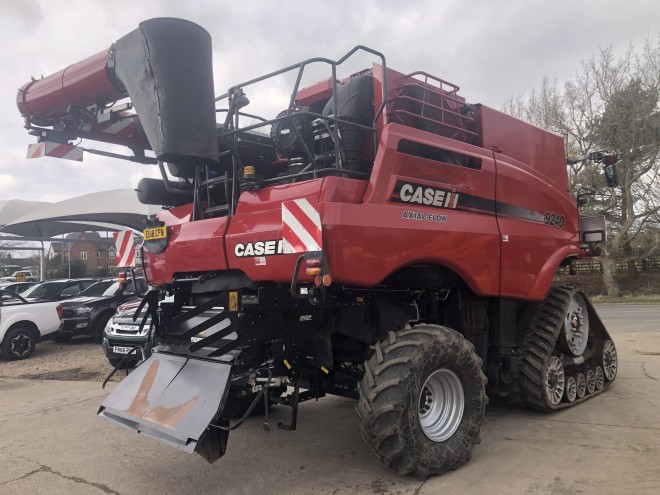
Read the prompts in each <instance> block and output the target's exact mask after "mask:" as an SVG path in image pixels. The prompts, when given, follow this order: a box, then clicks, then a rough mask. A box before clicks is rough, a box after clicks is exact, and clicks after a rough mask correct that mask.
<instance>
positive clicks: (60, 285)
mask: <svg viewBox="0 0 660 495" xmlns="http://www.w3.org/2000/svg"><path fill="white" fill-rule="evenodd" d="M96 282H98V280H95V279H93V278H81V279H76V280H72V279H68V278H67V279H61V280H48V281H46V282H41V283H38V284H36V285H33V286H32V287H30V288H29V289H27V290H26V291H25V292H22V293H21V296H22V297H23V298H24V299H27V300H28V301H29V302H34V301H61V300H63V299H70V298H72V297H75V296H77V295H78V294H80V292H82V291H83V290H85V289H86V288H87V287H89V286H90V285H92V284H95V283H96Z"/></svg>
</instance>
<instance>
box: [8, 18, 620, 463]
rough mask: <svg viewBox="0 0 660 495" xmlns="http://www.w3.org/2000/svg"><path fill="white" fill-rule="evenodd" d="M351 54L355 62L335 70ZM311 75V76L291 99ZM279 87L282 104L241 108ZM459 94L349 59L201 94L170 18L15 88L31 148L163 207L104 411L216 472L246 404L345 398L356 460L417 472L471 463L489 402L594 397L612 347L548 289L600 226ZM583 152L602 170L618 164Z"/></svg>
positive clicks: (560, 159) (209, 82)
mask: <svg viewBox="0 0 660 495" xmlns="http://www.w3.org/2000/svg"><path fill="white" fill-rule="evenodd" d="M360 52H361V53H362V54H370V55H368V56H373V58H374V59H375V61H376V63H374V64H373V67H371V68H369V69H366V70H364V71H362V72H359V73H357V74H353V75H351V76H349V77H346V78H345V79H340V78H338V76H337V69H338V68H339V67H340V65H341V64H342V63H343V62H345V61H346V60H347V59H349V58H350V57H351V56H353V55H354V54H356V53H360ZM310 65H315V66H316V67H319V66H320V67H326V68H327V71H328V78H327V79H326V80H324V81H322V82H320V83H318V84H315V85H313V86H311V87H307V88H304V89H302V88H301V87H300V84H301V78H302V76H303V73H304V71H305V70H306V69H307V68H308V66H310ZM290 75H292V76H293V78H295V84H294V86H293V88H292V91H291V93H290V94H291V97H290V101H289V102H288V106H287V107H286V108H284V109H283V110H282V111H281V112H280V113H279V114H277V115H276V116H275V117H272V116H271V117H267V118H262V117H259V116H256V115H253V114H252V113H248V112H247V111H246V110H247V108H248V105H249V103H250V101H249V99H248V94H249V92H250V90H251V89H252V88H253V87H254V85H256V84H263V83H268V82H270V81H271V80H272V79H274V78H277V77H286V76H290ZM277 87H279V86H277ZM458 89H459V88H458V87H457V86H455V85H453V84H450V83H448V82H446V81H444V80H442V79H439V78H437V77H434V76H431V75H429V74H426V73H424V72H415V73H413V74H408V75H404V74H401V73H399V72H395V71H393V70H391V69H388V68H387V67H386V63H385V58H384V57H383V55H382V54H380V53H378V52H376V51H374V50H372V49H369V48H366V47H363V46H358V47H356V48H354V49H353V50H351V51H350V52H349V53H348V54H346V55H345V56H344V57H342V58H341V59H339V60H337V61H333V60H329V59H325V58H315V59H310V60H306V61H304V62H301V63H299V64H295V65H292V66H289V67H286V68H284V69H281V70H278V71H276V72H272V73H270V74H267V75H264V76H262V77H258V78H255V79H252V80H250V81H247V82H244V83H242V84H237V85H235V86H232V87H231V88H229V90H228V91H227V92H226V93H225V94H223V95H222V96H220V97H218V98H215V93H214V88H213V77H212V61H211V39H210V35H209V34H208V33H207V32H206V31H205V30H204V29H202V28H201V27H199V26H197V25H195V24H193V23H190V22H188V21H184V20H179V19H152V20H149V21H146V22H143V23H141V24H140V27H139V28H138V29H136V30H135V31H133V32H131V33H130V34H128V35H127V36H124V37H123V38H121V39H119V40H118V41H117V42H116V43H114V44H113V45H112V46H111V47H110V49H109V50H107V51H104V52H102V53H100V54H98V55H95V56H93V57H91V58H89V59H86V60H84V61H82V62H79V63H77V64H75V65H72V66H70V67H68V68H66V69H65V70H63V71H61V72H59V73H57V74H55V75H52V76H49V77H46V78H44V79H40V80H35V81H32V82H30V83H28V84H26V85H25V86H24V87H23V88H21V90H20V91H19V93H18V107H19V109H20V111H21V114H22V115H23V116H24V118H25V124H26V128H27V129H29V132H30V134H32V135H35V136H37V137H38V143H37V144H36V145H32V146H31V147H30V155H31V156H42V155H48V156H66V155H68V154H72V155H71V156H75V157H77V156H79V155H80V156H81V153H80V152H79V151H80V149H79V148H76V147H75V146H72V145H71V144H70V143H71V142H72V141H73V140H75V139H79V138H88V139H90V140H97V141H103V142H108V143H114V144H119V145H124V146H126V147H127V148H129V149H130V150H131V152H132V153H131V154H130V155H129V156H120V155H117V154H115V153H107V152H104V151H98V150H86V151H89V152H93V153H100V154H104V155H108V156H117V157H121V158H127V159H130V160H133V161H136V162H141V163H153V164H157V166H158V167H160V171H161V174H162V180H160V179H158V180H156V179H143V180H142V181H141V182H140V184H139V186H138V197H139V199H140V200H141V201H142V202H143V203H146V204H157V205H162V206H163V210H162V211H161V212H160V213H159V214H158V215H155V216H153V217H150V218H149V219H148V220H147V225H146V226H145V231H144V243H143V246H142V257H143V267H144V271H145V274H146V277H147V280H148V282H149V283H150V285H152V286H155V287H157V288H158V289H157V290H152V291H151V292H149V293H148V294H147V296H146V297H145V298H144V300H143V304H142V307H141V308H140V309H139V310H138V312H137V313H136V314H139V313H140V312H142V314H144V315H145V316H144V318H143V319H142V320H141V321H142V324H145V322H146V321H147V318H150V321H151V322H153V323H154V328H155V329H154V332H153V338H154V339H155V342H154V344H155V348H154V352H153V354H152V355H151V356H150V357H148V359H146V360H145V361H144V362H143V363H142V364H141V365H140V366H139V367H138V368H137V369H136V370H135V371H134V372H133V373H131V374H130V375H129V376H128V377H126V378H125V379H124V380H123V381H122V382H121V383H119V384H118V385H117V386H116V387H115V388H114V390H113V391H112V392H111V394H110V395H109V396H108V397H107V398H106V400H105V401H104V402H103V405H102V406H101V408H100V410H99V416H101V417H102V418H103V419H106V420H108V421H110V422H112V423H115V424H119V425H122V426H125V427H128V428H130V429H133V430H135V431H137V432H139V433H142V434H144V435H147V436H150V437H154V438H156V439H158V440H160V441H161V442H164V443H167V444H169V445H172V446H174V447H177V448H179V449H182V450H184V451H187V452H193V451H194V452H197V453H199V454H200V455H202V456H203V457H205V458H206V459H207V460H208V461H210V462H213V461H215V460H217V459H218V458H219V457H221V456H222V455H223V454H224V452H225V449H226V445H227V439H228V434H229V431H230V430H232V429H234V428H236V427H237V426H238V425H240V424H241V423H242V422H243V420H244V419H245V418H246V417H247V416H249V415H250V414H254V413H256V412H261V413H266V414H267V411H268V408H269V407H270V406H271V405H273V404H280V405H284V406H289V407H290V408H291V419H290V422H289V423H288V424H280V427H282V428H285V429H290V430H294V429H295V428H296V419H297V410H298V405H299V404H300V403H301V402H303V401H306V400H310V399H316V398H319V397H323V396H324V395H326V394H333V395H339V396H343V397H350V398H354V399H356V400H357V401H358V402H357V407H356V409H357V414H358V416H359V420H360V428H361V433H362V436H363V438H364V440H365V442H366V444H367V446H368V447H369V449H370V451H371V452H372V453H373V454H374V455H375V456H376V457H377V458H378V459H380V460H381V461H382V462H384V463H385V464H387V465H388V466H390V467H391V468H393V469H395V470H396V471H398V472H400V473H406V474H414V475H417V476H428V475H432V474H439V473H442V472H444V471H446V470H449V469H454V468H456V467H458V466H460V465H461V464H463V463H465V462H466V461H468V460H469V459H470V456H471V452H472V448H473V446H474V445H475V444H476V443H479V430H480V427H481V425H482V423H483V421H484V409H485V406H486V403H487V396H486V392H487V391H488V393H489V394H495V395H500V396H503V397H506V398H507V399H508V400H509V401H510V402H512V403H515V404H520V405H523V406H527V407H532V408H535V409H541V410H547V411H550V410H555V409H561V408H565V407H569V406H572V405H575V404H577V403H579V402H582V401H583V400H586V399H588V398H590V397H593V396H594V395H595V394H598V393H600V392H601V391H603V390H604V389H605V388H606V387H607V385H609V384H610V383H611V382H612V381H613V380H614V378H615V376H616V372H617V354H616V349H615V346H614V343H613V342H612V340H611V338H610V336H609V335H608V333H607V331H606V330H605V328H604V326H603V324H602V323H601V321H600V319H599V317H598V315H597V314H596V312H595V311H594V309H593V307H592V306H591V304H590V303H589V301H588V300H587V298H586V296H585V295H584V294H583V293H582V292H580V291H579V290H578V289H576V288H573V287H553V286H552V281H553V277H554V275H555V273H556V272H557V270H558V269H559V268H560V267H564V266H566V265H570V263H571V262H572V261H573V260H575V259H577V258H579V257H581V256H588V255H589V254H590V252H591V251H592V250H590V249H587V246H589V245H591V246H594V245H595V243H596V242H599V241H602V240H603V239H604V235H605V232H604V224H602V223H599V222H598V221H594V219H591V220H590V221H589V222H582V230H581V225H580V224H581V221H580V218H579V216H578V206H577V202H576V199H575V198H574V197H572V196H571V194H570V193H569V185H568V179H567V172H566V159H565V154H564V143H563V141H562V139H561V138H560V137H558V136H556V135H554V134H551V133H549V132H546V131H544V130H542V129H539V128H536V127H534V126H531V125H529V124H527V123H525V122H522V121H520V120H517V119H515V118H513V117H510V116H508V115H505V114H503V113H500V112H498V111H496V110H493V109H491V108H488V107H486V106H484V105H479V104H469V103H467V102H466V100H465V99H464V98H463V97H461V96H459V94H458ZM125 97H128V98H130V100H129V102H128V103H125V104H121V103H120V104H117V103H116V101H117V100H120V99H123V98H125ZM244 124H249V125H244ZM589 158H590V159H592V160H596V161H601V162H603V164H604V165H605V171H606V173H607V174H608V176H612V175H613V172H614V169H613V167H614V162H615V161H616V157H615V156H613V155H608V154H605V153H595V154H592V155H591V156H590V157H589ZM166 298H167V299H166ZM232 419H234V420H235V419H238V422H236V423H234V424H231V423H230V420H232ZM266 424H267V422H266Z"/></svg>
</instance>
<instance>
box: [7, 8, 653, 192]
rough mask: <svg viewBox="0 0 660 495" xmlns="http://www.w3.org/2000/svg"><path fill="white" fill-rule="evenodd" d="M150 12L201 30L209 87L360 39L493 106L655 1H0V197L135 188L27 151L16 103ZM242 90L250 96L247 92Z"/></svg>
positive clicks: (626, 39) (602, 42)
mask: <svg viewBox="0 0 660 495" xmlns="http://www.w3.org/2000/svg"><path fill="white" fill-rule="evenodd" d="M162 16H171V17H182V18H185V19H188V20H191V21H193V22H196V23H198V24H200V25H201V26H203V27H204V28H205V29H206V30H207V31H209V32H210V33H211V36H212V37H213V48H214V73H215V77H216V81H215V87H216V94H220V93H223V92H224V91H225V90H226V88H227V87H228V86H229V85H231V84H234V83H237V82H240V81H245V80H247V79H250V78H252V77H254V76H258V75H261V74H264V73H267V72H270V71H272V70H275V69H277V68H280V67H283V66H285V65H289V64H292V63H295V62H298V61H300V60H303V59H306V58H309V57H315V56H323V57H328V58H332V59H336V58H339V57H340V56H341V55H343V54H344V53H345V52H346V51H348V50H349V49H350V48H351V47H353V46H354V45H357V44H362V45H367V46H369V47H372V48H374V49H376V50H379V51H381V52H383V53H384V54H385V56H386V57H387V63H388V65H389V66H390V67H392V68H394V69H396V70H399V71H401V72H412V71H414V70H423V71H426V72H429V73H431V74H434V75H437V76H438V77H441V78H443V79H445V80H448V81H451V82H453V83H455V84H458V85H459V86H460V87H461V94H462V95H463V96H464V97H465V98H466V99H467V100H468V101H470V102H472V103H483V104H485V105H489V106H492V107H496V108H500V107H501V105H502V103H503V102H504V100H505V99H506V98H507V97H508V96H511V95H516V94H519V93H521V92H526V91H529V90H530V89H532V88H534V87H537V86H539V84H540V82H541V80H542V78H543V76H548V77H550V78H552V79H554V78H556V79H560V80H564V79H567V78H569V77H571V75H572V74H574V73H575V72H576V71H577V70H578V69H579V67H580V61H581V60H584V59H588V58H589V57H591V55H592V54H594V53H595V52H597V51H598V49H599V47H607V46H610V45H611V46H612V47H613V48H614V49H615V50H616V51H617V52H622V51H623V50H625V49H626V48H627V47H628V46H629V45H630V44H631V43H632V44H634V45H635V46H641V45H642V43H643V42H644V40H645V39H646V38H647V37H649V36H650V37H653V38H655V37H657V36H658V35H659V34H660V1H658V0H628V1H620V0H619V1H616V0H580V1H574V0H570V1H569V0H554V1H537V0H510V1H496V0H491V1H482V0H467V1H466V0H463V1H460V0H428V1H415V0H407V1H395V0H384V1H376V0H337V1H330V0H325V1H318V2H317V1H313V0H304V1H303V0H297V1H286V0H279V1H275V0H265V1H251V0H243V1H239V2H237V1H234V0H232V1H226V0H187V1H185V2H184V1H180V0H140V1H137V0H136V1H129V0H113V1H100V0H43V1H42V0H0V42H1V46H2V50H1V51H0V57H1V58H0V63H1V67H2V74H3V77H2V79H1V80H0V200H8V199H14V198H22V199H30V200H42V201H58V200H61V199H66V198H69V197H73V196H77V195H81V194H86V193H90V192H96V191H102V190H108V189H115V188H122V187H135V186H136V185H137V182H138V180H139V179H140V178H141V177H142V176H144V175H149V176H152V175H153V172H154V170H153V167H150V166H145V165H138V164H135V163H131V162H125V161H121V160H112V159H106V158H99V157H95V156H92V155H86V157H85V161H84V162H83V163H76V162H70V161H65V160H58V159H53V158H41V159H36V160H26V159H25V153H26V149H27V146H28V144H30V143H32V142H35V138H34V137H32V136H29V135H28V134H27V133H26V131H25V130H24V129H23V128H22V124H23V123H22V120H21V117H20V115H19V112H18V110H17V108H16V104H15V100H16V90H17V89H18V88H19V87H20V86H22V85H23V84H24V83H26V82H27V81H29V79H30V77H31V76H35V77H39V76H41V75H44V76H46V75H49V74H51V73H53V72H56V71H58V70H60V69H62V68H64V67H66V66H67V65H70V64H72V63H75V62H78V61H80V60H82V59H84V58H86V57H88V56H90V55H93V54H95V53H97V52H99V51H101V50H104V49H107V48H109V47H110V44H111V43H113V42H114V41H115V40H117V39H118V38H120V37H121V36H123V35H124V34H126V33H128V32H130V31H132V30H133V29H135V28H136V27H137V25H138V23H139V22H140V21H142V20H145V19H149V18H152V17H162ZM362 60H363V61H364V62H365V63H364V64H363V65H364V66H365V67H366V65H367V62H369V63H370V61H369V60H367V59H366V58H364V59H362ZM340 75H348V73H345V74H340ZM249 96H250V99H251V100H253V102H254V97H255V96H259V95H252V94H250V95H249ZM261 97H262V102H263V101H264V100H270V103H269V102H268V101H266V103H261V107H259V108H273V109H277V108H282V105H281V101H286V100H285V99H284V100H283V98H286V88H285V87H284V86H275V87H273V88H269V89H268V90H267V91H266V90H263V91H262V92H261ZM256 108H258V107H255V106H251V107H250V109H249V110H250V111H254V110H255V109H256ZM92 144H93V143H86V145H87V146H90V145H92Z"/></svg>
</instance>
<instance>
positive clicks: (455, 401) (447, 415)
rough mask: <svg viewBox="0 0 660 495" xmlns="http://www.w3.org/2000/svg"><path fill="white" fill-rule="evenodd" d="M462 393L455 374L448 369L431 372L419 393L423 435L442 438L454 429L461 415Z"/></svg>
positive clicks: (444, 438) (442, 439)
mask: <svg viewBox="0 0 660 495" xmlns="http://www.w3.org/2000/svg"><path fill="white" fill-rule="evenodd" d="M464 407H465V396H464V393H463V384H462V383H461V380H460V378H458V375H456V373H454V372H453V371H451V370H448V369H440V370H437V371H435V372H433V373H432V374H431V375H430V376H429V377H428V378H427V379H426V382H424V386H423V387H422V390H421V392H420V394H419V409H418V416H419V424H420V426H421V427H422V431H423V432H424V435H426V437H427V438H428V439H429V440H432V441H434V442H444V441H445V440H447V439H449V438H451V436H452V435H453V434H454V433H455V432H456V430H457V429H458V427H459V425H460V424H461V420H462V419H463V409H464Z"/></svg>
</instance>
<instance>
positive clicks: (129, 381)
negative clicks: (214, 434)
mask: <svg viewBox="0 0 660 495" xmlns="http://www.w3.org/2000/svg"><path fill="white" fill-rule="evenodd" d="M230 371H231V365H229V364H222V363H218V362H211V361H203V360H200V359H194V358H188V357H186V356H177V355H172V354H163V353H154V354H152V355H151V357H149V359H147V360H146V361H145V362H144V363H143V364H142V365H140V366H139V367H138V368H137V369H136V370H135V371H133V373H131V374H130V375H128V376H127V377H126V378H125V379H124V380H122V381H121V382H120V383H119V384H117V385H116V386H115V388H114V390H113V391H112V392H111V393H110V394H109V395H108V397H106V399H105V400H104V401H103V404H102V405H101V408H100V409H99V412H98V415H99V416H100V417H101V418H102V419H105V420H107V421H109V422H111V423H114V424H118V425H120V426H123V427H126V428H129V429H131V430H134V431H137V432H138V433H143V434H145V435H147V436H150V437H153V438H155V439H157V440H159V441H161V442H163V443H166V444H168V445H171V446H174V447H177V448H179V449H182V450H184V451H186V452H191V453H192V452H193V451H194V450H195V446H196V444H197V441H198V440H199V438H200V437H201V435H202V433H204V430H206V427H207V426H208V425H209V423H210V422H211V420H212V419H213V417H214V416H215V414H216V413H217V411H218V410H219V408H220V406H221V402H222V398H223V396H224V393H225V389H226V387H227V383H228V381H229V373H230Z"/></svg>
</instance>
